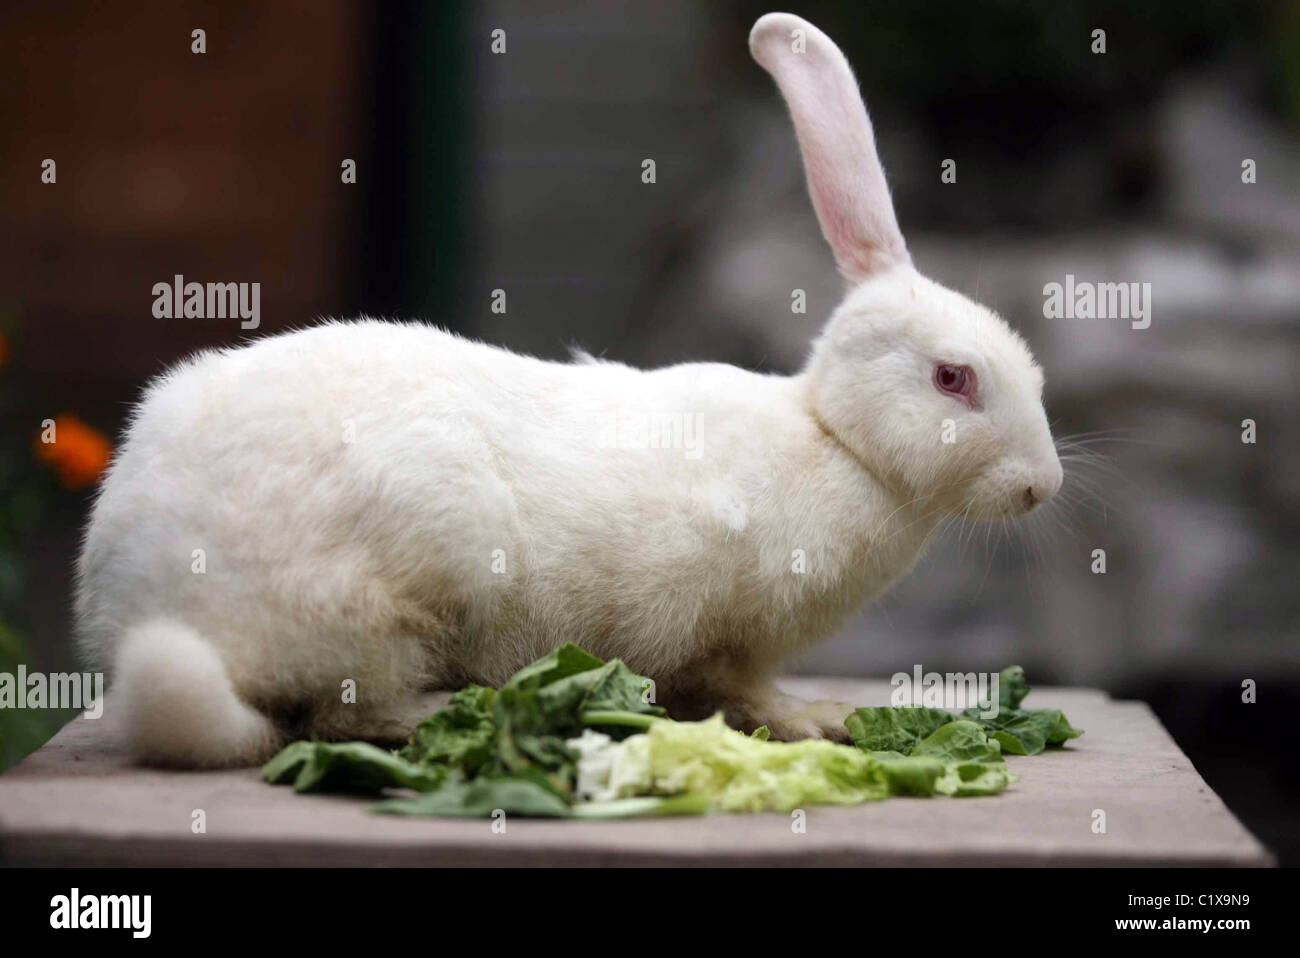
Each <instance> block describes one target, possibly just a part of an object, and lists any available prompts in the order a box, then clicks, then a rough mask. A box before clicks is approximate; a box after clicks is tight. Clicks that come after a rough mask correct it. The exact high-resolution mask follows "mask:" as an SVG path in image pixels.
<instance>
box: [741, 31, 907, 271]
mask: <svg viewBox="0 0 1300 958" xmlns="http://www.w3.org/2000/svg"><path fill="white" fill-rule="evenodd" d="M749 50H750V52H751V53H752V54H753V56H754V59H755V60H757V61H758V62H759V64H760V65H761V66H762V67H763V69H765V70H767V72H768V73H770V74H772V77H773V79H775V80H776V84H777V86H779V87H780V88H781V93H782V95H783V96H784V97H785V101H786V103H787V104H788V105H789V107H790V116H791V118H792V119H793V120H794V129H795V133H796V134H797V135H798V137H799V150H800V152H801V153H802V154H803V164H804V170H805V172H806V173H807V175H808V192H809V193H810V194H811V195H812V203H813V209H815V210H816V211H817V219H818V220H819V221H820V222H821V227H822V235H824V236H825V237H826V241H827V242H828V243H830V245H831V251H832V252H833V253H834V254H835V263H836V265H837V266H838V267H839V269H840V272H841V273H843V274H844V276H845V277H846V278H847V279H849V280H851V281H861V280H863V279H865V278H866V277H867V276H869V275H871V274H872V273H874V272H877V271H879V270H881V269H885V268H887V267H888V266H890V265H893V264H895V263H910V262H911V257H910V256H909V255H908V252H907V244H906V243H904V241H903V234H902V233H901V232H900V231H899V229H898V220H897V218H896V217H895V216H894V204H893V203H892V202H891V201H890V199H889V187H887V186H886V185H885V171H884V169H883V168H881V165H880V158H879V157H878V156H877V155H876V139H875V136H873V135H872V132H871V120H869V119H868V118H867V108H866V107H865V106H864V105H863V103H862V97H861V95H860V94H859V93H858V84H857V81H856V80H854V79H853V71H852V70H850V69H849V64H848V61H847V60H845V59H844V54H843V53H841V52H840V49H839V47H837V46H836V45H835V44H834V43H833V42H832V41H831V39H830V37H828V36H826V34H824V33H822V32H821V31H820V30H818V29H817V28H816V27H814V26H813V25H812V24H811V23H809V22H808V21H806V20H802V19H800V18H799V17H796V16H792V15H791V14H788V13H769V14H767V15H766V16H764V17H760V18H759V20H758V22H757V23H755V24H754V29H753V30H752V31H751V32H750V34H749Z"/></svg>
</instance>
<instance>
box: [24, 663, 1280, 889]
mask: <svg viewBox="0 0 1300 958" xmlns="http://www.w3.org/2000/svg"><path fill="white" fill-rule="evenodd" d="M781 685H782V687H783V688H785V689H786V690H787V691H789V692H792V693H794V694H796V695H800V696H802V697H804V698H810V699H821V698H829V699H835V700H840V701H846V702H852V703H854V704H857V705H882V704H887V702H888V693H889V687H888V685H887V684H886V683H885V682H881V681H860V680H849V679H814V678H798V679H787V680H784V681H783V682H782V683H781ZM110 702H111V697H110ZM1029 704H1030V705H1031V706H1033V707H1037V708H1062V709H1064V710H1065V712H1066V714H1067V715H1068V716H1069V719H1070V721H1071V723H1072V724H1073V725H1074V726H1075V727H1077V728H1083V729H1085V730H1086V733H1087V734H1085V735H1084V736H1083V737H1082V738H1080V739H1076V740H1074V741H1073V742H1072V743H1071V745H1070V747H1069V748H1067V749H1063V750H1049V751H1048V752H1045V753H1043V754H1041V755H1035V756H1014V755H1013V756H1009V757H1008V759H1007V761H1008V765H1009V766H1010V768H1011V770H1012V771H1013V772H1014V773H1015V774H1017V775H1019V776H1020V781H1019V782H1018V783H1016V784H1015V785H1013V786H1011V787H1010V788H1009V789H1008V790H1007V791H1006V792H1005V793H1004V794H1002V795H1000V796H996V797H988V798H943V797H936V798H895V799H889V800H886V801H881V802H870V803H867V804H864V805H858V806H853V807H829V806H813V807H810V808H809V809H808V810H807V819H806V823H805V826H806V831H804V832H802V833H799V832H797V831H796V830H795V829H794V828H792V820H791V818H790V817H789V816H786V815H775V814H769V815H722V814H718V815H711V816H707V817H698V818H664V819H640V820H626V821H610V822H577V821H554V820H525V819H519V818H511V819H510V820H509V821H507V822H506V829H505V832H504V833H497V832H494V831H493V829H492V827H491V826H492V823H491V822H490V821H488V820H486V819H483V820H478V819H473V820H467V819H412V818H398V817H389V816H383V815H373V814H370V813H368V812H367V811H366V808H367V806H368V805H370V804H371V803H372V801H371V800H369V799H364V798H349V797H338V796H326V795H295V794H294V793H293V792H292V791H291V790H290V789H289V788H275V787H271V786H269V785H266V784H264V783H263V782H262V780H261V778H260V777H259V774H258V770H257V769H254V768H248V769H236V770H227V771H214V772H180V771H161V770H158V769H150V768H141V767H138V766H134V765H132V764H131V763H130V762H129V761H128V759H127V757H126V755H125V754H124V752H123V750H122V747H121V745H120V742H119V738H118V735H117V733H116V732H115V730H114V728H113V725H112V720H111V710H106V711H105V714H104V716H103V717H102V718H100V719H98V720H94V721H91V720H87V719H85V718H84V717H82V718H77V719H76V720H75V721H73V722H71V723H70V724H69V725H68V726H67V727H65V728H64V729H63V730H62V731H61V732H59V734H58V735H56V736H55V737H54V738H53V739H52V740H51V741H50V742H49V743H48V744H47V745H46V746H45V747H44V748H42V749H40V750H39V751H38V752H36V753H35V754H33V755H31V756H29V757H28V758H27V759H26V760H25V761H23V762H22V763H20V764H19V765H17V766H16V767H15V768H13V769H11V770H10V771H9V772H7V773H6V774H5V775H3V776H0V864H6V865H13V864H33V865H454V866H465V865H552V866H553V865H596V866H610V865H677V866H680V865H1111V864H1118V865H1202V866H1208V865H1270V864H1272V856H1271V855H1270V854H1269V853H1268V851H1267V850H1265V849H1264V848H1263V846H1261V845H1260V844H1259V842H1258V841H1256V840H1255V838H1254V837H1253V836H1252V835H1251V834H1250V833H1249V832H1248V831H1246V829H1245V828H1244V827H1242V825H1241V824H1240V823H1239V822H1238V821H1237V819H1236V818H1235V817H1233V815H1232V813H1231V812H1230V811H1228V809H1227V808H1226V807H1225V806H1224V804H1223V802H1222V801H1220V800H1219V798H1218V797H1217V796H1216V795H1215V794H1214V793H1213V792H1212V791H1211V790H1210V788H1209V786H1207V785H1206V784H1205V782H1204V781H1203V780H1202V779H1201V777H1200V775H1198V774H1197V772H1196V770H1195V769H1194V768H1193V767H1192V764H1191V762H1190V761H1188V759H1187V758H1186V756H1184V755H1183V753H1182V752H1181V751H1180V750H1179V748H1178V746H1177V745H1176V744H1174V741H1173V739H1171V738H1170V736H1169V734H1168V733H1167V732H1166V731H1165V730H1164V728H1163V727H1162V726H1161V725H1160V723H1159V722H1158V721H1157V720H1156V717H1155V716H1154V715H1153V714H1152V712H1151V710H1150V709H1149V708H1148V707H1147V706H1146V705H1144V704H1142V703H1140V702H1117V701H1113V700H1111V699H1110V698H1108V697H1107V696H1106V695H1105V694H1104V693H1102V692H1099V691H1093V690H1087V689H1051V688H1036V689H1035V690H1034V692H1033V696H1032V701H1031V702H1030V703H1029ZM199 809H201V810H202V811H203V813H204V818H205V819H206V832H204V833H202V834H195V833H194V832H193V831H192V830H191V823H192V822H193V821H194V820H195V815H194V813H195V811H196V810H199ZM1098 810H1100V811H1101V812H1104V813H1105V832H1104V833H1099V832H1095V831H1094V821H1096V820H1097V816H1096V812H1097V811H1098Z"/></svg>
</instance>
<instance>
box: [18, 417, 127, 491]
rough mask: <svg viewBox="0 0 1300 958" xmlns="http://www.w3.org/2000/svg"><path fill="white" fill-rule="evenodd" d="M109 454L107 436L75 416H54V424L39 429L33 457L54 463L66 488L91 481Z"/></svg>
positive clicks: (92, 481) (98, 473) (106, 464)
mask: <svg viewBox="0 0 1300 958" xmlns="http://www.w3.org/2000/svg"><path fill="white" fill-rule="evenodd" d="M47 438H52V440H53V441H50V442H47V441H46V439H47ZM112 454H113V444H112V443H110V442H109V441H108V437H107V436H105V435H104V434H103V433H102V432H100V431H99V430H98V429H96V428H94V427H93V426H88V425H86V424H85V423H84V422H82V421H81V420H80V419H78V418H77V417H76V416H70V415H63V416H59V417H57V418H56V419H55V420H54V426H53V428H52V429H49V428H47V429H42V430H41V434H40V436H38V437H37V440H36V457H37V458H38V459H41V460H43V461H45V462H48V463H49V464H50V465H51V466H53V467H54V469H55V471H56V472H58V474H59V481H60V482H62V483H63V485H64V486H65V487H66V488H68V489H84V488H85V487H86V486H90V485H94V483H95V480H97V479H98V478H99V476H100V474H101V473H102V472H103V471H104V470H105V469H106V468H107V467H108V460H109V457H110V456H112Z"/></svg>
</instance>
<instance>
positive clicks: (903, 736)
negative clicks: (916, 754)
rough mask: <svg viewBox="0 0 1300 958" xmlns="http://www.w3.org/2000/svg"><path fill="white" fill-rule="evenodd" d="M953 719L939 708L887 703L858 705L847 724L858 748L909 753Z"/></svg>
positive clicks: (847, 719) (845, 721) (846, 721)
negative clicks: (872, 706) (895, 705)
mask: <svg viewBox="0 0 1300 958" xmlns="http://www.w3.org/2000/svg"><path fill="white" fill-rule="evenodd" d="M952 720H953V716H951V715H949V714H948V713H947V712H941V711H939V710H938V709H927V708H919V707H918V708H889V707H887V706H886V707H882V708H863V709H855V710H854V711H853V713H852V714H851V715H849V717H848V718H846V719H845V720H844V724H845V726H846V727H847V728H848V730H849V737H850V738H851V739H853V742H854V744H856V745H857V746H858V747H859V748H864V749H867V750H868V751H873V752H876V751H880V752H902V753H903V754H907V753H908V752H910V751H911V750H912V747H913V746H914V745H916V743H917V742H919V741H921V739H923V738H925V737H926V736H927V735H929V734H931V733H932V732H933V731H934V730H935V729H937V728H938V727H939V726H941V725H946V724H947V723H948V722H951V721H952Z"/></svg>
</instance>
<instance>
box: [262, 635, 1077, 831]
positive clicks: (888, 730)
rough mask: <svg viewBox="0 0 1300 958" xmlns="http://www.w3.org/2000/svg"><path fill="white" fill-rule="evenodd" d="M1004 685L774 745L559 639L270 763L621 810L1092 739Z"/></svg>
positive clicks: (995, 772) (727, 804)
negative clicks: (402, 739)
mask: <svg viewBox="0 0 1300 958" xmlns="http://www.w3.org/2000/svg"><path fill="white" fill-rule="evenodd" d="M999 682H1000V685H999V714H998V715H997V716H994V717H992V718H987V719H986V718H983V717H980V716H979V714H978V712H976V711H974V710H967V711H966V712H965V713H963V714H962V715H961V716H956V715H952V714H950V713H948V712H943V711H940V710H938V709H929V708H860V709H857V710H855V711H854V712H853V714H851V715H850V716H848V718H847V719H846V720H845V725H846V726H847V728H848V730H849V733H850V735H851V737H852V739H853V741H854V746H856V747H854V746H844V745H836V744H834V743H831V742H828V741H823V740H808V741H802V742H773V741H770V740H769V739H770V736H771V731H770V729H768V728H767V726H761V727H759V728H757V729H755V730H754V732H753V733H752V734H751V735H745V734H744V733H742V732H737V731H734V730H732V729H730V728H728V727H727V726H726V724H725V723H724V722H723V720H722V716H721V715H715V716H714V717H712V718H710V719H707V720H706V721H703V722H675V721H672V720H670V719H668V718H665V717H664V710H663V709H662V708H660V707H659V706H657V705H653V704H651V703H650V701H649V695H648V692H649V690H650V689H651V688H652V687H653V686H652V683H651V682H650V680H649V679H647V678H645V677H643V676H640V675H637V674H636V673H634V672H632V671H631V670H630V669H629V668H628V667H627V666H626V665H624V664H623V663H622V662H621V661H619V660H618V659H612V660H610V661H608V662H605V661H602V660H601V659H599V658H597V657H596V656H594V655H591V654H590V653H588V652H585V651H583V650H582V649H580V648H578V647H577V646H575V645H563V646H561V647H559V648H558V649H556V650H555V651H554V652H552V653H551V654H550V655H547V656H544V657H543V658H541V659H538V660H537V661H536V662H533V663H531V664H530V665H528V666H526V667H524V668H523V669H520V670H519V672H517V673H515V675H514V676H512V677H511V678H510V679H509V680H508V681H507V682H506V683H505V684H503V685H502V686H501V687H500V688H499V689H493V688H488V687H486V686H481V685H471V686H469V687H467V688H464V689H462V690H461V691H459V692H457V693H456V694H455V695H453V696H452V697H451V700H450V702H449V703H448V705H447V707H446V708H444V709H442V710H440V711H439V712H437V713H436V714H434V715H431V716H429V718H427V719H425V720H424V721H423V722H421V723H420V725H419V726H418V727H417V728H416V729H415V731H414V732H413V733H412V735H411V739H410V742H409V743H408V744H407V745H406V746H405V747H404V748H402V749H401V750H399V751H396V752H389V751H385V750H384V749H381V748H378V747H376V746H374V745H370V744H367V743H364V742H345V743H339V744H333V743H326V742H314V741H313V742H294V743H292V744H291V745H289V746H287V747H286V748H285V749H284V750H283V751H281V752H280V754H278V755H277V756H275V757H274V758H273V759H272V760H271V761H270V762H268V763H267V764H266V766H265V767H264V768H263V770H262V774H263V776H264V777H265V779H266V780H267V781H268V782H270V783H272V784H277V785H292V786H293V788H294V790H295V791H299V792H309V791H340V792H362V793H370V794H376V795H378V794H382V793H387V796H388V797H387V800H386V801H383V802H381V803H380V804H378V805H377V806H375V810H376V811H379V812H383V813H385V814H392V815H445V816H473V817H484V816H490V815H493V814H495V813H498V812H504V813H507V814H512V815H525V816H536V817H544V818H579V819H616V818H627V817H633V816H643V815H695V814H704V813H706V812H708V811H710V810H712V809H719V810H722V811H751V812H756V811H782V812H785V811H790V810H791V809H794V808H799V807H802V806H805V805H813V804H855V803H858V802H865V801H872V800H876V799H881V798H886V797H888V796H890V795H936V794H942V795H957V796H965V795H992V794H996V793H997V792H1000V791H1002V790H1003V789H1005V788H1006V787H1007V785H1008V784H1010V783H1012V782H1014V781H1015V780H1016V779H1015V776H1013V775H1010V774H1009V773H1008V772H1007V768H1006V763H1005V762H1004V761H1003V758H1002V756H1003V753H1010V754H1034V753H1036V752H1039V751H1042V749H1043V748H1045V747H1047V746H1050V745H1059V744H1061V743H1063V742H1065V741H1066V740H1068V739H1070V738H1074V737H1076V736H1078V735H1080V734H1082V733H1081V732H1080V731H1079V730H1078V729H1075V728H1073V727H1072V726H1071V725H1070V723H1069V722H1068V721H1067V720H1066V718H1065V716H1064V715H1063V714H1062V713H1061V712H1060V711H1059V710H1055V709H1021V708H1020V707H1019V706H1020V703H1021V701H1023V699H1024V697H1025V695H1027V694H1028V692H1029V687H1028V686H1027V685H1026V684H1025V680H1024V671H1023V670H1022V669H1020V668H1019V667H1018V666H1013V667H1012V668H1010V669H1006V670H1004V671H1003V672H1002V674H1001V676H1000V677H999ZM413 792H414V793H417V794H414V795H412V793H413Z"/></svg>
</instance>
